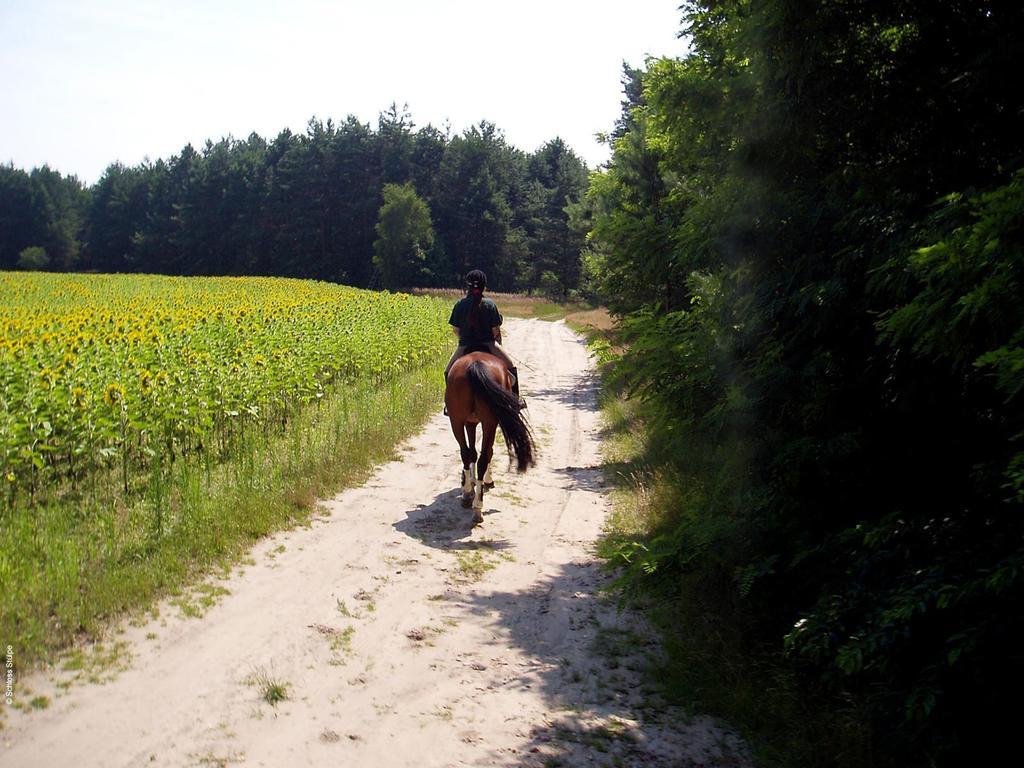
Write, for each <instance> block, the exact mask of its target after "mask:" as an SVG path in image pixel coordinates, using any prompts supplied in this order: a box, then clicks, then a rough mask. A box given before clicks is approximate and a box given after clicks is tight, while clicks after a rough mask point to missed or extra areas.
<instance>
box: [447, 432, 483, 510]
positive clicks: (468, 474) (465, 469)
mask: <svg viewBox="0 0 1024 768" xmlns="http://www.w3.org/2000/svg"><path fill="white" fill-rule="evenodd" d="M470 427H471V425H469V424H466V425H461V424H460V425H459V426H458V427H456V426H455V425H454V424H452V432H454V433H455V439H456V440H457V441H458V443H459V453H460V454H461V457H462V506H463V507H468V506H469V505H470V504H472V503H473V476H474V474H475V472H476V460H477V453H476V440H475V439H470V440H469V441H467V440H466V433H467V432H470ZM475 432H476V429H475V426H473V429H472V433H473V434H472V438H475V437H476V435H475Z"/></svg>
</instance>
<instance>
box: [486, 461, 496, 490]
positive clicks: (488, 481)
mask: <svg viewBox="0 0 1024 768" xmlns="http://www.w3.org/2000/svg"><path fill="white" fill-rule="evenodd" d="M493 466H494V462H493V461H492V462H491V463H490V464H488V465H487V471H486V472H484V485H494V478H493V477H491V467H493Z"/></svg>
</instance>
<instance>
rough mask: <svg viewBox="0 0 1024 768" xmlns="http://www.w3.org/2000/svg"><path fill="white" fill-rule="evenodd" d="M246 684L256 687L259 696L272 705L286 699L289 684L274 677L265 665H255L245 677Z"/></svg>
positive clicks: (274, 705)
mask: <svg viewBox="0 0 1024 768" xmlns="http://www.w3.org/2000/svg"><path fill="white" fill-rule="evenodd" d="M246 684H247V685H249V686H250V687H253V688H256V691H257V692H258V693H259V695H260V698H261V699H263V701H265V702H267V704H269V705H270V706H272V707H276V706H277V705H278V703H280V702H282V701H286V700H287V699H288V695H289V694H288V689H289V688H290V687H291V685H290V684H289V683H287V682H285V681H283V680H278V679H277V678H275V677H274V675H273V672H268V671H267V668H266V667H257V668H255V669H254V670H253V671H252V674H251V675H249V677H248V678H247V679H246Z"/></svg>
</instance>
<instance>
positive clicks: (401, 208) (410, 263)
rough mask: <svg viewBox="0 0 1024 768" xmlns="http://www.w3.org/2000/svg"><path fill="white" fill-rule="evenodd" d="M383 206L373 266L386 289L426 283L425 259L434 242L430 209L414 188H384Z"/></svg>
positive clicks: (379, 219) (396, 185) (402, 185)
mask: <svg viewBox="0 0 1024 768" xmlns="http://www.w3.org/2000/svg"><path fill="white" fill-rule="evenodd" d="M383 195H384V204H383V205H381V207H380V213H379V215H378V218H377V226H376V227H375V229H376V232H377V239H376V240H375V241H374V243H373V265H374V267H376V268H377V269H378V270H380V274H381V280H382V282H383V284H384V286H385V287H386V288H397V287H399V286H407V285H418V284H420V283H421V282H422V281H423V279H424V274H423V273H424V272H425V270H426V255H427V252H428V250H429V249H430V246H431V245H432V244H433V242H434V225H433V222H432V221H431V219H430V209H429V208H427V204H426V203H424V202H423V200H422V199H420V196H419V195H417V194H416V190H415V189H414V188H413V186H412V184H411V183H409V182H406V183H405V184H401V185H399V184H385V185H384V192H383Z"/></svg>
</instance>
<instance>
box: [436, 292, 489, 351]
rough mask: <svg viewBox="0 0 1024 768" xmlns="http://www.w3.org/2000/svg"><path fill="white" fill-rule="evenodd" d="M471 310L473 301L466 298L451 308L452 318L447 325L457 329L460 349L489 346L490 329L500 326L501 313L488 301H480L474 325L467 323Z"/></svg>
mask: <svg viewBox="0 0 1024 768" xmlns="http://www.w3.org/2000/svg"><path fill="white" fill-rule="evenodd" d="M472 309H473V299H472V297H470V296H467V297H466V298H464V299H462V300H460V301H458V302H457V303H456V304H455V306H454V307H452V316H451V317H450V318H449V320H448V324H449V325H454V326H455V327H456V328H458V329H459V346H461V347H471V346H477V345H483V344H490V343H491V342H492V341H494V334H492V333H491V328H497V327H498V326H499V325H501V313H500V312H499V311H498V306H497V305H496V304H495V303H494V302H493V301H491V300H490V299H486V298H484V299H480V309H479V310H478V311H477V317H476V323H475V324H471V323H470V322H469V315H470V312H471V310H472Z"/></svg>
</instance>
